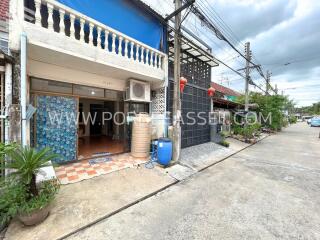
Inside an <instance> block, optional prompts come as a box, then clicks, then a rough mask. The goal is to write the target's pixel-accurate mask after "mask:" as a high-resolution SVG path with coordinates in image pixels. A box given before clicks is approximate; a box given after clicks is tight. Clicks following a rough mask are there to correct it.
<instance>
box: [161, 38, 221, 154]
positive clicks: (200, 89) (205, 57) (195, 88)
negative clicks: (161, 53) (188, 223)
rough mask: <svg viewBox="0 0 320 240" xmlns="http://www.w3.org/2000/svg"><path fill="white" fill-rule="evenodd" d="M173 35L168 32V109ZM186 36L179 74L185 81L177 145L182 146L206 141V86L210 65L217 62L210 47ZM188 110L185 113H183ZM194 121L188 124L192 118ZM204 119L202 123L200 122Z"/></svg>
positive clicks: (207, 138) (208, 80) (171, 86)
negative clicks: (179, 140)
mask: <svg viewBox="0 0 320 240" xmlns="http://www.w3.org/2000/svg"><path fill="white" fill-rule="evenodd" d="M173 47H174V39H173V36H171V35H170V36H169V85H168V101H167V103H168V105H167V108H168V111H169V112H172V105H173V86H174V83H173V79H174V78H173V50H174V48H173ZM204 49H205V47H203V48H202V47H201V45H200V44H196V43H195V42H194V41H192V40H190V38H187V37H186V36H183V37H182V54H181V76H183V77H185V78H186V79H187V81H188V82H187V85H186V86H185V88H184V91H183V93H182V94H181V116H182V120H183V121H182V122H181V146H182V148H185V147H189V146H193V145H198V144H202V143H206V142H210V124H209V113H210V104H211V103H210V97H209V96H208V94H207V92H208V88H210V83H211V69H212V67H216V66H218V63H217V61H216V59H215V58H214V57H213V55H212V54H211V53H210V51H207V50H204ZM188 113H189V116H187V114H188ZM191 117H192V118H194V120H195V124H192V122H194V120H191V119H190V118H191ZM203 123H205V124H203Z"/></svg>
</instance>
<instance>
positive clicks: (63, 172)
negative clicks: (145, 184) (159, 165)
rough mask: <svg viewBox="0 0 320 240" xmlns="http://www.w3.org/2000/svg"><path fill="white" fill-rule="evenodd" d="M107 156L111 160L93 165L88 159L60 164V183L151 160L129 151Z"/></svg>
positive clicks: (71, 181) (80, 179)
mask: <svg viewBox="0 0 320 240" xmlns="http://www.w3.org/2000/svg"><path fill="white" fill-rule="evenodd" d="M107 157H108V158H111V161H107V162H102V163H96V164H92V165H91V164H90V163H89V159H88V160H82V161H80V162H76V163H70V164H67V165H61V166H58V167H56V168H55V172H56V176H57V178H58V179H59V181H60V183H61V184H63V185H65V184H70V183H76V182H80V181H82V180H85V179H90V178H93V177H96V176H100V175H103V174H108V173H111V172H115V171H119V170H121V169H125V168H130V167H134V166H137V165H139V164H143V163H146V162H147V161H148V160H149V159H148V158H134V157H132V156H131V155H130V154H129V153H125V154H119V155H114V156H107ZM99 158H103V157H99Z"/></svg>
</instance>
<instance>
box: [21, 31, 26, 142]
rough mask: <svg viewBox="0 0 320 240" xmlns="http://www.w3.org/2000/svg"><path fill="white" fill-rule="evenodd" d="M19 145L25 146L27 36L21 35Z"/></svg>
mask: <svg viewBox="0 0 320 240" xmlns="http://www.w3.org/2000/svg"><path fill="white" fill-rule="evenodd" d="M20 71H21V74H20V88H21V90H20V92H21V96H20V98H21V144H22V146H26V145H27V119H26V116H27V35H26V34H25V33H22V34H21V55H20Z"/></svg>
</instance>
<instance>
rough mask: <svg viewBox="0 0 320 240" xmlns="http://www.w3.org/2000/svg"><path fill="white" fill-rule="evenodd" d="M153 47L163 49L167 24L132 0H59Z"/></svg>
mask: <svg viewBox="0 0 320 240" xmlns="http://www.w3.org/2000/svg"><path fill="white" fill-rule="evenodd" d="M58 1H59V2H61V3H63V4H64V5H66V6H68V7H71V8H73V9H75V10H77V11H79V12H81V13H83V14H85V15H87V16H89V17H91V18H93V19H95V20H97V21H99V22H101V23H104V24H105V25H107V26H110V27H112V28H114V29H116V30H118V31H120V32H122V33H124V34H126V35H128V36H130V37H132V38H134V39H137V40H139V41H140V42H143V43H145V44H147V45H149V46H151V47H153V48H156V49H158V50H163V47H162V46H165V45H166V44H165V42H166V36H165V34H164V33H165V26H164V25H163V24H162V23H161V22H159V20H158V19H157V18H156V17H155V16H153V15H152V14H149V13H146V12H145V11H143V10H142V9H141V8H139V7H138V6H137V5H135V4H134V3H132V2H131V1H130V0H94V1H93V0H58Z"/></svg>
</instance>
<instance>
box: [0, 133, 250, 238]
mask: <svg viewBox="0 0 320 240" xmlns="http://www.w3.org/2000/svg"><path fill="white" fill-rule="evenodd" d="M228 142H230V147H229V148H225V147H222V146H220V145H217V144H214V143H206V144H201V145H198V146H193V147H190V148H186V149H183V150H182V153H181V161H180V163H179V164H176V165H174V166H172V167H169V168H161V167H159V166H155V167H154V168H153V169H147V168H145V166H144V165H140V166H138V167H136V168H127V169H123V170H121V171H118V172H113V173H110V174H107V175H102V176H98V177H96V178H92V179H88V180H85V181H82V182H78V183H74V184H70V185H63V186H61V189H60V192H59V194H58V196H57V198H56V200H55V201H54V203H53V204H52V210H51V213H50V216H49V217H48V218H47V219H46V220H45V221H44V222H43V223H42V224H40V225H38V226H35V227H24V226H23V225H22V224H21V223H20V222H19V221H17V220H14V221H13V222H12V223H11V224H10V226H9V228H8V230H7V233H6V235H5V236H6V238H5V239H6V240H20V239H24V240H43V239H46V240H51V239H59V238H62V237H64V236H67V235H69V234H71V233H73V232H75V231H77V230H78V229H81V228H84V227H86V226H88V225H90V224H92V223H94V222H97V221H99V220H101V219H104V218H107V217H109V216H110V215H113V214H115V213H117V212H119V211H121V210H122V209H124V208H126V207H128V206H131V205H134V204H135V203H136V202H138V201H141V200H143V199H145V198H148V197H150V196H151V195H154V194H156V193H157V192H159V191H162V190H163V189H165V188H167V187H170V186H171V185H173V184H175V183H177V182H179V181H181V180H183V179H185V178H187V177H189V176H190V175H193V174H195V173H197V172H198V171H201V170H202V169H204V168H206V167H208V166H210V165H212V164H214V163H216V162H219V161H221V160H223V159H225V158H227V157H228V156H231V155H233V154H234V153H236V152H238V151H240V150H242V149H244V148H246V147H248V146H250V145H249V144H245V143H242V142H239V141H237V140H234V139H231V138H229V139H228Z"/></svg>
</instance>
